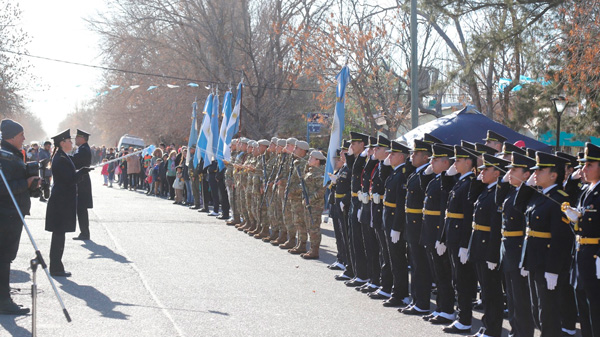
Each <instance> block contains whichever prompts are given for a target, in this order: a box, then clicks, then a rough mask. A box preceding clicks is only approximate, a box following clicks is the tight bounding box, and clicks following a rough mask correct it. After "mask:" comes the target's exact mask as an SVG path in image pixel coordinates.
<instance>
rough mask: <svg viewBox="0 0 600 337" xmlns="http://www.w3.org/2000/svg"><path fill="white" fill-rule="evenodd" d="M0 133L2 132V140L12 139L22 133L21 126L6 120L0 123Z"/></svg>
mask: <svg viewBox="0 0 600 337" xmlns="http://www.w3.org/2000/svg"><path fill="white" fill-rule="evenodd" d="M0 132H2V139H12V138H15V136H16V135H18V134H19V133H21V132H23V126H22V125H21V124H19V123H17V122H15V121H13V120H12V119H8V118H6V119H3V120H2V122H0Z"/></svg>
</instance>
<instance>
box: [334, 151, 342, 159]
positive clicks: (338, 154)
mask: <svg viewBox="0 0 600 337" xmlns="http://www.w3.org/2000/svg"><path fill="white" fill-rule="evenodd" d="M341 153H342V150H341V149H337V150H335V157H336V158H339V157H340V154H341Z"/></svg>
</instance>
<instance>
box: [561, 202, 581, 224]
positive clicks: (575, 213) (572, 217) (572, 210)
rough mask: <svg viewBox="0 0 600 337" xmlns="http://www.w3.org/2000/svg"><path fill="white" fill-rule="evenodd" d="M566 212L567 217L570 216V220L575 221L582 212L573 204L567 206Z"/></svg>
mask: <svg viewBox="0 0 600 337" xmlns="http://www.w3.org/2000/svg"><path fill="white" fill-rule="evenodd" d="M565 214H566V215H567V218H569V220H571V221H573V222H578V221H579V217H580V216H581V213H579V211H578V210H576V209H575V208H573V207H571V206H569V207H567V209H566V210H565Z"/></svg>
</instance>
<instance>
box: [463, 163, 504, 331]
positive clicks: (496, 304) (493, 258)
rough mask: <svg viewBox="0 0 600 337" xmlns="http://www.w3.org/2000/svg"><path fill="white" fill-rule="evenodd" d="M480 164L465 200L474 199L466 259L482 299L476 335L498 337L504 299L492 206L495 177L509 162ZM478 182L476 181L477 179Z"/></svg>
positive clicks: (497, 212) (497, 217) (497, 216)
mask: <svg viewBox="0 0 600 337" xmlns="http://www.w3.org/2000/svg"><path fill="white" fill-rule="evenodd" d="M483 162H484V163H483V165H481V166H480V167H479V169H480V170H482V171H481V174H480V177H481V180H480V181H479V180H477V181H476V182H472V183H471V189H470V191H469V199H470V200H473V199H474V198H475V197H476V198H477V201H476V202H475V204H474V205H473V209H474V213H473V233H472V234H471V242H470V243H469V260H470V261H471V262H473V263H474V264H475V270H476V271H477V278H478V280H479V284H480V285H481V299H482V300H483V317H482V319H481V321H482V322H483V327H482V328H481V330H479V334H485V336H490V337H500V334H501V333H502V312H503V310H504V298H503V293H502V281H501V279H502V276H501V273H500V244H501V238H502V234H501V232H502V212H501V209H500V208H499V207H498V206H497V205H496V198H495V197H496V188H497V183H498V178H499V177H500V176H501V174H502V176H504V172H505V167H506V166H507V165H508V164H509V162H507V161H505V160H503V159H501V158H498V157H494V156H491V155H489V154H484V155H483ZM478 179H479V178H478Z"/></svg>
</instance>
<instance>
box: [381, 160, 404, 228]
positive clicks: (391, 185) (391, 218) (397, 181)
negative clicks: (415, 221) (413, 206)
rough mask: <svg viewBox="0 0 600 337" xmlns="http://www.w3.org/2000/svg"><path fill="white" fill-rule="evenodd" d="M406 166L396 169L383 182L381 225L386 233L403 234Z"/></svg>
mask: <svg viewBox="0 0 600 337" xmlns="http://www.w3.org/2000/svg"><path fill="white" fill-rule="evenodd" d="M406 166H407V165H406V164H402V165H400V166H399V167H397V168H396V169H395V170H394V171H393V172H392V173H391V174H390V176H389V177H388V178H387V179H386V181H385V196H384V202H383V205H384V211H383V224H384V229H385V230H386V231H389V230H395V231H397V232H404V223H405V221H406V217H405V213H404V204H405V200H406V176H405V174H406V171H407V168H406Z"/></svg>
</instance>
